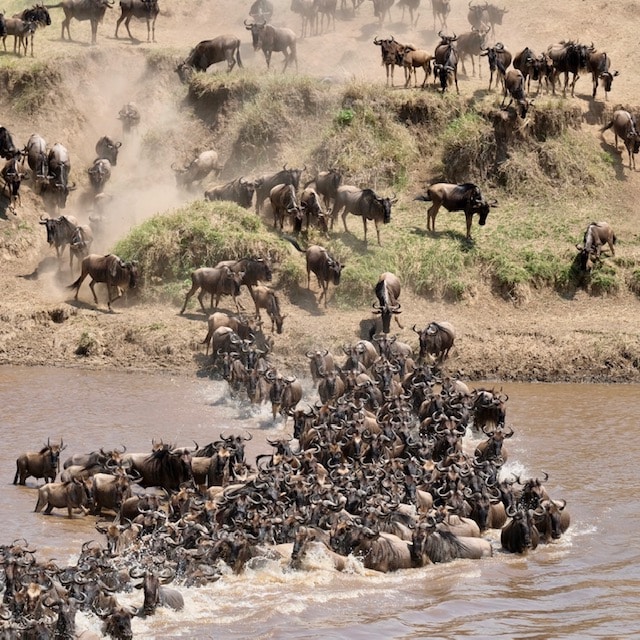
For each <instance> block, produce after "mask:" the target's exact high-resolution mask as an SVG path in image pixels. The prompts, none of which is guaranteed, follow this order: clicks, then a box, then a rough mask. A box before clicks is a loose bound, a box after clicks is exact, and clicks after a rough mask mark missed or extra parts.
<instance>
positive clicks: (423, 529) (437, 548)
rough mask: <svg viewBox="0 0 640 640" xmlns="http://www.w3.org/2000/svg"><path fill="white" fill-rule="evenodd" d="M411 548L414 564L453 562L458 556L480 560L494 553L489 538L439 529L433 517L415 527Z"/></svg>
mask: <svg viewBox="0 0 640 640" xmlns="http://www.w3.org/2000/svg"><path fill="white" fill-rule="evenodd" d="M410 550H411V557H412V561H413V564H414V566H424V565H427V564H431V563H433V564H438V563H441V562H451V561H452V560H455V559H456V558H468V559H474V560H479V559H481V558H489V557H491V556H492V555H493V549H492V547H491V542H489V541H488V540H484V539H483V538H475V537H469V536H458V535H456V534H454V533H451V532H450V531H447V530H446V529H438V528H437V527H436V525H435V521H434V518H433V517H429V519H428V520H427V522H424V523H420V524H419V525H418V526H417V527H415V529H414V532H413V539H412V544H411V547H410Z"/></svg>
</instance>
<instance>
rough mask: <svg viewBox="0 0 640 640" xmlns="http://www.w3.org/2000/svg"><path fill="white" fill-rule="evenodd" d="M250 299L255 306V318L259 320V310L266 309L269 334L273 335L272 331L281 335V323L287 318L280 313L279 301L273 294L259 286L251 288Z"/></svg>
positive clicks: (267, 288)
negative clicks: (269, 320)
mask: <svg viewBox="0 0 640 640" xmlns="http://www.w3.org/2000/svg"><path fill="white" fill-rule="evenodd" d="M251 297H252V298H253V302H254V304H255V305H256V316H257V317H258V319H260V309H266V311H267V313H268V314H269V317H270V318H271V333H273V332H274V330H275V331H277V332H278V333H282V323H283V322H284V319H285V318H286V317H287V316H286V314H284V315H283V314H282V313H281V312H280V301H279V300H278V296H277V295H276V294H275V292H274V291H273V290H272V289H269V287H265V286H264V285H261V284H260V285H258V286H257V287H254V288H253V291H252V292H251Z"/></svg>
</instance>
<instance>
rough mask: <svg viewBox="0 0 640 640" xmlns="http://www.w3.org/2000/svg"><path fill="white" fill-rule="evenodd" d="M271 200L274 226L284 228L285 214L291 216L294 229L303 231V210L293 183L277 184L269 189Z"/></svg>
mask: <svg viewBox="0 0 640 640" xmlns="http://www.w3.org/2000/svg"><path fill="white" fill-rule="evenodd" d="M269 200H270V201H271V209H272V210H273V228H274V229H277V228H278V227H280V230H281V231H282V230H283V228H284V220H285V216H289V217H290V218H291V224H292V227H293V230H294V231H295V232H296V233H297V232H299V231H302V211H301V210H300V205H299V203H298V199H297V197H296V190H295V189H294V187H293V185H291V184H277V185H276V186H275V187H273V189H271V191H269Z"/></svg>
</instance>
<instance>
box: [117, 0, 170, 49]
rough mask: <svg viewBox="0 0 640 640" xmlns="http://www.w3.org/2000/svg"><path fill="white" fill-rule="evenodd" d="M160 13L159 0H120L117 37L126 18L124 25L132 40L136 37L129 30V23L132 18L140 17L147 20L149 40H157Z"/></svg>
mask: <svg viewBox="0 0 640 640" xmlns="http://www.w3.org/2000/svg"><path fill="white" fill-rule="evenodd" d="M159 13H160V8H159V7H158V0H120V17H119V18H118V22H116V38H117V37H118V29H119V28H120V24H121V23H122V21H123V20H124V26H125V27H126V28H127V33H128V34H129V38H131V40H135V38H134V37H133V36H132V35H131V31H129V23H130V22H131V18H139V19H141V20H146V22H147V42H150V41H151V40H153V42H155V41H156V18H157V17H158V14H159Z"/></svg>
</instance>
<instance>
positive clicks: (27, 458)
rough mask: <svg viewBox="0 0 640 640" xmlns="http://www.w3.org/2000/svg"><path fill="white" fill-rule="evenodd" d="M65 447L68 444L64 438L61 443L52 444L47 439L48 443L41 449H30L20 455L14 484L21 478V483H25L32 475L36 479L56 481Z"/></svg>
mask: <svg viewBox="0 0 640 640" xmlns="http://www.w3.org/2000/svg"><path fill="white" fill-rule="evenodd" d="M64 449H66V445H65V444H64V442H63V440H62V439H61V440H60V444H51V443H50V442H49V440H47V444H46V445H45V446H44V447H42V449H40V451H38V452H35V451H29V452H27V453H23V454H21V455H20V456H18V459H17V460H16V475H15V476H14V478H13V484H17V483H18V479H19V480H20V484H22V485H24V484H25V482H26V479H27V478H28V477H30V476H33V477H34V478H36V479H38V478H44V479H45V481H46V482H55V479H56V475H57V473H58V467H59V465H60V452H61V451H64Z"/></svg>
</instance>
